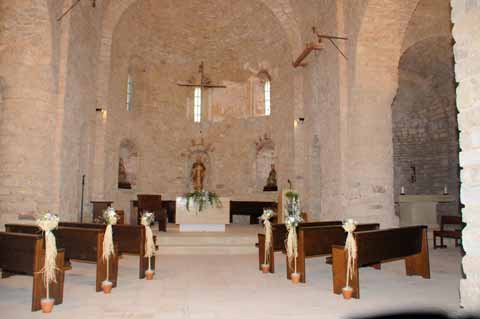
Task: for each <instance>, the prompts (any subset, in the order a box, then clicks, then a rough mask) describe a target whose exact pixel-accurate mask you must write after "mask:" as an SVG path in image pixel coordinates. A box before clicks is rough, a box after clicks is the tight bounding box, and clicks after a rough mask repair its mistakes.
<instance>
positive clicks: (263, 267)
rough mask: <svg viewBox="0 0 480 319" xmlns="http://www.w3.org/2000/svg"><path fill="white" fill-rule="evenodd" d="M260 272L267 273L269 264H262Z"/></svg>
mask: <svg viewBox="0 0 480 319" xmlns="http://www.w3.org/2000/svg"><path fill="white" fill-rule="evenodd" d="M262 272H263V273H264V274H267V273H269V272H270V265H269V264H262Z"/></svg>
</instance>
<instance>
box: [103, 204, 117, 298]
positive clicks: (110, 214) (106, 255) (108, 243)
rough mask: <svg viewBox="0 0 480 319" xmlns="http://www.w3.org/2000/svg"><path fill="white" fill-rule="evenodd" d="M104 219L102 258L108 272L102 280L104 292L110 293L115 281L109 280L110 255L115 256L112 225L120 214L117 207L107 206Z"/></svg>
mask: <svg viewBox="0 0 480 319" xmlns="http://www.w3.org/2000/svg"><path fill="white" fill-rule="evenodd" d="M103 219H104V220H105V223H106V224H107V227H106V228H105V235H104V237H103V254H102V258H103V260H105V262H106V264H107V274H106V278H105V280H104V281H103V282H102V289H103V292H104V293H110V291H111V290H112V287H113V283H112V282H111V281H110V280H109V272H110V266H109V260H110V256H113V255H114V254H115V249H114V245H113V229H112V225H115V224H116V223H117V220H118V216H117V213H115V209H113V208H112V207H109V208H107V210H105V212H104V213H103Z"/></svg>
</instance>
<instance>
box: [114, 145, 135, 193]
mask: <svg viewBox="0 0 480 319" xmlns="http://www.w3.org/2000/svg"><path fill="white" fill-rule="evenodd" d="M118 155H119V156H118V188H120V189H134V188H135V186H136V185H137V171H138V152H137V148H136V146H135V144H134V143H133V142H132V141H131V140H128V139H125V140H123V141H122V142H121V143H120V149H119V154H118Z"/></svg>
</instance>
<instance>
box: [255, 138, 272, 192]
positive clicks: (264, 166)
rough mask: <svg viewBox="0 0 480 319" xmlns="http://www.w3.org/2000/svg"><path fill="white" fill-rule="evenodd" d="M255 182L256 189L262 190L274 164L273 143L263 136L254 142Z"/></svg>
mask: <svg viewBox="0 0 480 319" xmlns="http://www.w3.org/2000/svg"><path fill="white" fill-rule="evenodd" d="M255 147H256V153H255V181H256V187H257V188H258V189H259V190H263V187H264V186H265V184H266V182H267V178H268V175H269V173H270V169H271V165H272V164H275V143H274V142H273V140H272V139H271V138H270V136H268V135H267V134H265V135H264V136H263V137H260V138H259V139H258V141H257V142H255Z"/></svg>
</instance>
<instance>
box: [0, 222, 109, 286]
mask: <svg viewBox="0 0 480 319" xmlns="http://www.w3.org/2000/svg"><path fill="white" fill-rule="evenodd" d="M5 229H6V230H7V231H9V232H14V233H27V234H38V233H39V229H38V227H37V226H35V225H23V224H6V225H5ZM53 232H54V234H55V237H56V239H57V247H59V248H63V249H65V265H67V267H68V266H69V265H71V263H70V260H71V259H74V260H80V261H87V262H94V263H96V268H97V271H96V280H95V289H96V291H101V290H102V281H103V280H105V278H106V275H107V265H106V262H105V261H104V260H103V258H102V254H103V236H104V234H103V233H104V231H103V229H94V228H78V227H59V228H57V229H56V230H54V231H53ZM109 277H110V278H109V279H110V281H111V282H112V283H113V287H116V286H117V278H118V247H117V246H116V245H115V254H114V255H113V256H111V257H110V261H109Z"/></svg>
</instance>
